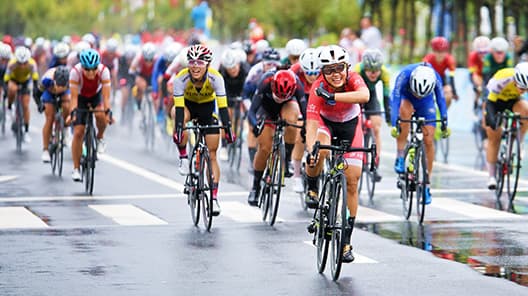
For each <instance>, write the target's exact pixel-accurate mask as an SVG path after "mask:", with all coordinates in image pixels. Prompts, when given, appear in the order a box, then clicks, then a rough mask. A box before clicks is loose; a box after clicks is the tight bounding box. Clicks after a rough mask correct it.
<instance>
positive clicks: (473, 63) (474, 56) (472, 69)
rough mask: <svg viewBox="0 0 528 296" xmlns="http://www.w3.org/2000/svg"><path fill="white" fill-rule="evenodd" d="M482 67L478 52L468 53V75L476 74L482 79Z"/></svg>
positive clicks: (482, 63)
mask: <svg viewBox="0 0 528 296" xmlns="http://www.w3.org/2000/svg"><path fill="white" fill-rule="evenodd" d="M483 66H484V62H483V61H482V59H481V58H480V56H479V54H478V51H472V52H470V53H469V57H468V68H469V73H477V74H478V75H479V76H481V77H482V67H483Z"/></svg>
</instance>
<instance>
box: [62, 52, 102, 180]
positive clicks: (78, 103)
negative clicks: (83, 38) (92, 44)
mask: <svg viewBox="0 0 528 296" xmlns="http://www.w3.org/2000/svg"><path fill="white" fill-rule="evenodd" d="M79 60H80V62H79V63H78V64H77V65H75V67H73V69H71V71H70V91H71V107H70V110H71V112H70V118H69V119H68V120H67V121H66V123H67V124H68V123H69V122H72V123H73V126H74V127H73V142H72V159H73V172H72V179H73V181H76V182H80V181H81V174H80V171H79V167H80V163H81V152H82V142H83V137H84V128H85V125H86V121H85V119H86V116H85V112H82V111H79V109H88V108H89V107H92V108H94V109H96V110H101V111H105V112H96V113H94V116H95V122H96V126H97V136H96V137H97V153H104V152H105V150H106V144H105V142H104V131H105V129H106V126H107V124H108V123H110V120H111V110H110V71H109V70H108V68H106V66H104V65H103V64H101V56H100V55H99V53H98V52H97V51H96V50H94V49H85V50H83V51H81V52H80V54H79Z"/></svg>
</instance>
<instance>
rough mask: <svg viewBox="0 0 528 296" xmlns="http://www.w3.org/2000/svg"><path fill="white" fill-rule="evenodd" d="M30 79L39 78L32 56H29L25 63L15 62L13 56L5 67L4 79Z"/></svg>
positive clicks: (21, 81) (17, 80)
mask: <svg viewBox="0 0 528 296" xmlns="http://www.w3.org/2000/svg"><path fill="white" fill-rule="evenodd" d="M29 79H32V80H33V81H37V80H39V75H38V71H37V63H36V62H35V60H34V59H33V58H30V59H29V61H28V62H27V63H26V64H19V63H17V61H16V59H15V58H12V59H11V60H10V61H9V63H8V64H7V69H6V72H5V74H4V81H5V82H8V81H9V80H14V81H16V82H18V83H24V82H26V81H28V80H29Z"/></svg>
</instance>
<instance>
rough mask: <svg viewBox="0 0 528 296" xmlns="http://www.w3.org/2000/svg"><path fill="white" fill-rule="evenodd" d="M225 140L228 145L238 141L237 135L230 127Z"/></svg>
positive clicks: (227, 129)
mask: <svg viewBox="0 0 528 296" xmlns="http://www.w3.org/2000/svg"><path fill="white" fill-rule="evenodd" d="M225 131H226V132H225V139H226V141H227V143H228V144H233V143H234V142H235V141H236V135H235V134H234V133H233V131H232V130H231V128H230V127H228V128H226V129H225Z"/></svg>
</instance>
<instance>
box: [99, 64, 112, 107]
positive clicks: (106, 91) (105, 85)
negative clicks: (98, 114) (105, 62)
mask: <svg viewBox="0 0 528 296" xmlns="http://www.w3.org/2000/svg"><path fill="white" fill-rule="evenodd" d="M101 84H102V89H101V94H102V96H103V107H104V110H110V108H111V105H110V86H111V83H110V70H108V68H107V67H104V69H103V71H102V73H101Z"/></svg>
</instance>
